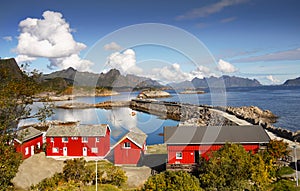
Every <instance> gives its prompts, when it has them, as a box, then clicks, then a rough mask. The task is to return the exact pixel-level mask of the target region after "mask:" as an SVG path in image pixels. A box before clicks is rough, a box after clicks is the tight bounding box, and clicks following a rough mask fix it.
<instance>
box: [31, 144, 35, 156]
mask: <svg viewBox="0 0 300 191" xmlns="http://www.w3.org/2000/svg"><path fill="white" fill-rule="evenodd" d="M32 155H34V145H31V147H30V156H32Z"/></svg>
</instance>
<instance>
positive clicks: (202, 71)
mask: <svg viewBox="0 0 300 191" xmlns="http://www.w3.org/2000/svg"><path fill="white" fill-rule="evenodd" d="M191 75H192V76H193V77H197V78H201V79H202V78H204V77H208V76H212V75H214V74H213V73H211V71H210V69H209V68H207V67H205V66H202V65H201V66H198V67H197V68H196V69H195V70H193V71H191Z"/></svg>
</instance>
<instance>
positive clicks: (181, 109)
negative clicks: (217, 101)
mask: <svg viewBox="0 0 300 191" xmlns="http://www.w3.org/2000/svg"><path fill="white" fill-rule="evenodd" d="M130 108H131V109H134V110H138V111H142V112H147V113H151V114H154V115H158V116H160V117H162V118H167V119H173V120H176V121H180V123H181V124H183V125H198V126H208V125H210V126H214V125H219V124H223V125H236V124H235V123H234V122H232V121H230V120H228V119H226V118H224V117H223V116H221V115H219V114H218V113H216V112H214V111H212V110H210V108H211V107H210V106H205V105H202V106H199V105H192V104H182V103H177V102H164V101H153V100H147V99H133V100H131V102H130Z"/></svg>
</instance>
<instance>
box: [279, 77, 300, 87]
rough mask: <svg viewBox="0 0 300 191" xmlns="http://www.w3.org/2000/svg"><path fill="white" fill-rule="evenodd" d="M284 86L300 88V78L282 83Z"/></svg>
mask: <svg viewBox="0 0 300 191" xmlns="http://www.w3.org/2000/svg"><path fill="white" fill-rule="evenodd" d="M283 85H284V86H300V77H299V78H295V79H290V80H287V81H285V82H284V83H283Z"/></svg>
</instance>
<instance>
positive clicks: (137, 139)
mask: <svg viewBox="0 0 300 191" xmlns="http://www.w3.org/2000/svg"><path fill="white" fill-rule="evenodd" d="M146 139H147V135H146V134H145V133H144V132H143V131H141V130H140V129H138V128H133V129H131V130H130V131H129V132H128V133H126V134H125V135H124V136H123V137H122V138H121V139H120V140H119V141H118V142H117V143H116V144H115V145H114V146H113V147H112V152H113V155H114V163H115V164H116V165H137V164H138V163H139V161H140V160H142V159H143V156H144V152H145V150H146Z"/></svg>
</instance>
